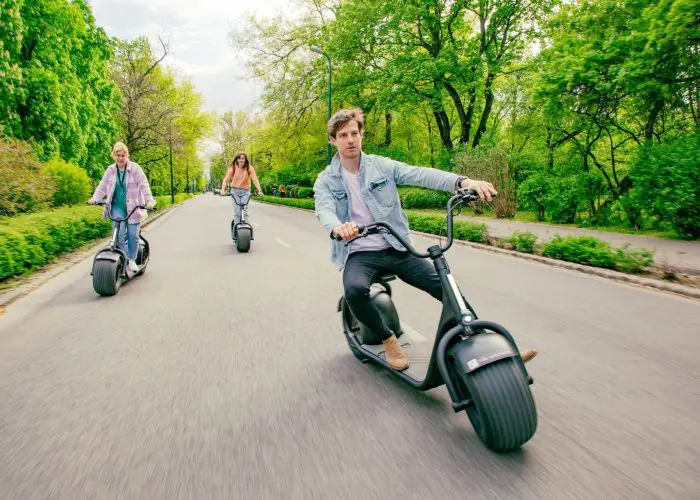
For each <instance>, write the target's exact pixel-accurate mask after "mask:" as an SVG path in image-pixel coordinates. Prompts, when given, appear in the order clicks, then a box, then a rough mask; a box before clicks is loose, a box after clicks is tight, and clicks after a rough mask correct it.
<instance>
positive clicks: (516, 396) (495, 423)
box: [455, 358, 537, 452]
mask: <svg viewBox="0 0 700 500" xmlns="http://www.w3.org/2000/svg"><path fill="white" fill-rule="evenodd" d="M456 371H457V373H455V378H456V379H457V387H458V391H459V392H460V396H461V397H462V398H470V399H471V400H472V405H471V406H470V407H468V408H467V415H468V417H469V420H470V421H471V423H472V425H473V426H474V430H475V431H476V433H477V435H478V436H479V439H480V440H481V441H482V442H483V443H484V444H485V445H486V447H487V448H490V449H491V450H494V451H499V452H503V451H510V450H514V449H517V448H519V447H520V446H522V445H523V444H525V443H526V442H527V441H529V440H530V438H532V436H533V435H534V434H535V431H536V430H537V409H536V407H535V400H534V398H533V397H532V392H530V386H529V385H528V382H527V379H526V378H525V375H524V373H523V370H522V368H521V367H520V366H519V360H518V359H517V358H506V359H502V360H500V361H497V362H495V363H492V364H489V365H486V366H484V367H482V368H479V369H478V370H476V371H474V372H471V373H466V371H465V370H464V367H462V369H459V368H458V369H457V370H456Z"/></svg>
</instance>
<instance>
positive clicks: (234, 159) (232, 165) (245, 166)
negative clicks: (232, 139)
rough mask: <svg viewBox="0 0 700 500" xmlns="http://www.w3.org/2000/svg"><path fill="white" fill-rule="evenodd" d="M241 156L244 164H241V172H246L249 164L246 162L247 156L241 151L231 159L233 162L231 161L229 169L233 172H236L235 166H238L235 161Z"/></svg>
mask: <svg viewBox="0 0 700 500" xmlns="http://www.w3.org/2000/svg"><path fill="white" fill-rule="evenodd" d="M241 156H243V158H245V162H244V163H243V170H245V171H246V172H247V171H248V167H249V166H250V162H249V161H248V155H247V154H245V153H244V152H243V151H241V152H240V153H238V154H237V155H236V156H234V157H233V160H231V168H233V170H234V171H235V170H236V166H237V164H238V161H237V160H238V159H239V158H240V157H241Z"/></svg>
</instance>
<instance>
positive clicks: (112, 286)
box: [92, 260, 122, 297]
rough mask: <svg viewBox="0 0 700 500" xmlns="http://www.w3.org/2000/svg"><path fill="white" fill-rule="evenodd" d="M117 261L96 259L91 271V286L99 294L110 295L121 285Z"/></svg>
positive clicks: (114, 293)
mask: <svg viewBox="0 0 700 500" xmlns="http://www.w3.org/2000/svg"><path fill="white" fill-rule="evenodd" d="M121 284H122V280H121V278H120V277H119V262H115V261H113V260H96V261H95V267H94V268H93V271H92V287H93V288H94V289H95V292H97V293H98V294H99V295H102V296H103V297H111V296H112V295H116V293H117V292H118V291H119V288H120V287H121Z"/></svg>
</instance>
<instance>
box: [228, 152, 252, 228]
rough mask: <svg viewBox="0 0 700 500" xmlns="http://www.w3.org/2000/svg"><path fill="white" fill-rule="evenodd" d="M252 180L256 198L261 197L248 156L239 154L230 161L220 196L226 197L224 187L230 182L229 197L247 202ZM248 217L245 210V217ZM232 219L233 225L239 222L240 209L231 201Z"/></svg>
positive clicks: (234, 201)
mask: <svg viewBox="0 0 700 500" xmlns="http://www.w3.org/2000/svg"><path fill="white" fill-rule="evenodd" d="M251 179H252V180H253V183H254V184H255V187H256V188H257V189H258V196H262V188H261V187H260V182H259V181H258V176H257V174H256V173H255V169H254V168H253V165H251V164H250V162H249V161H248V156H247V155H246V154H245V153H243V152H241V153H238V154H237V155H236V157H235V158H234V159H233V161H231V168H229V169H228V172H226V177H224V182H222V183H221V195H222V196H226V185H227V184H228V183H229V181H231V197H232V199H233V196H235V197H236V198H238V200H248V199H249V198H250V180H251ZM247 215H248V212H247V208H246V216H247ZM233 219H234V224H238V223H239V222H241V207H240V206H239V205H238V204H237V203H236V200H235V199H234V200H233Z"/></svg>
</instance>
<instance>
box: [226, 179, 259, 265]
mask: <svg viewBox="0 0 700 500" xmlns="http://www.w3.org/2000/svg"><path fill="white" fill-rule="evenodd" d="M231 196H232V197H233V202H234V203H235V204H236V205H238V206H239V207H240V208H241V221H240V222H239V223H238V224H236V219H235V218H234V219H232V220H231V238H232V239H233V241H234V242H235V243H236V250H238V251H239V252H243V253H245V252H247V251H248V250H250V242H251V240H254V239H255V238H254V237H253V226H251V225H250V224H249V223H248V217H247V215H248V214H247V212H248V211H247V210H246V208H247V207H248V202H249V201H250V197H251V193H248V194H247V195H243V196H238V195H237V194H236V193H235V192H234V191H233V190H231Z"/></svg>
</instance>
